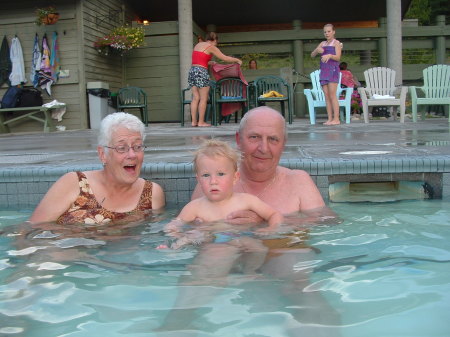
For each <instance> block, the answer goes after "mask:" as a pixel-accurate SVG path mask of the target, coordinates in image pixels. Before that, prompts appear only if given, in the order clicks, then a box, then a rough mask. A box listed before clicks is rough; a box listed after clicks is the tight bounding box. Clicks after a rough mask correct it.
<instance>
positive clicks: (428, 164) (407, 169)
mask: <svg viewBox="0 0 450 337" xmlns="http://www.w3.org/2000/svg"><path fill="white" fill-rule="evenodd" d="M281 165H283V166H286V167H289V168H293V169H301V170H306V171H307V172H309V173H310V174H311V176H312V177H313V178H314V180H315V181H316V182H317V183H318V187H319V188H320V191H321V192H322V194H323V196H324V197H325V198H327V197H328V195H327V188H328V176H331V175H333V176H336V175H370V174H398V173H443V175H442V182H443V193H442V195H443V196H449V195H450V156H442V155H436V156H427V157H420V156H408V157H402V158H399V157H397V158H389V159H385V158H381V157H377V158H368V159H365V158H362V159H361V158H352V159H347V158H345V159H343V158H326V159H298V160H296V159H288V160H281ZM100 168H101V165H99V164H94V165H92V164H90V165H79V166H54V167H42V166H29V167H26V168H23V167H20V168H16V167H7V168H0V208H3V209H4V208H7V207H17V206H29V207H34V206H35V201H36V200H39V199H40V198H41V197H42V196H43V195H44V194H45V192H46V191H47V189H48V187H49V186H50V185H51V184H52V183H53V182H54V181H56V180H57V179H58V178H59V177H60V176H62V175H63V174H65V173H67V172H71V171H76V170H80V171H86V170H96V169H100ZM142 177H144V178H147V179H151V180H154V181H156V182H158V183H160V184H161V185H162V186H163V188H164V189H165V191H166V194H167V195H168V196H170V199H171V200H174V201H176V203H186V202H187V201H188V200H189V198H190V195H191V193H192V190H193V189H194V187H195V185H196V181H195V177H194V174H193V171H192V163H191V162H189V163H177V164H174V163H164V162H159V163H147V164H144V165H143V167H142ZM30 195H33V196H32V197H31V196H30ZM38 196H39V197H38Z"/></svg>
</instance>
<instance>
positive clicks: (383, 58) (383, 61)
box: [378, 18, 387, 67]
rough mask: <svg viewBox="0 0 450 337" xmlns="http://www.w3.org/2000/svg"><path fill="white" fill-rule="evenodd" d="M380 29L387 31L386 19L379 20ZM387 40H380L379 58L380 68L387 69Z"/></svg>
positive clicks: (384, 38) (381, 38) (383, 38)
mask: <svg viewBox="0 0 450 337" xmlns="http://www.w3.org/2000/svg"><path fill="white" fill-rule="evenodd" d="M378 26H379V28H381V29H383V30H386V18H379V19H378ZM386 43H387V39H386V36H384V37H380V39H379V40H378V58H379V63H380V67H387V47H386Z"/></svg>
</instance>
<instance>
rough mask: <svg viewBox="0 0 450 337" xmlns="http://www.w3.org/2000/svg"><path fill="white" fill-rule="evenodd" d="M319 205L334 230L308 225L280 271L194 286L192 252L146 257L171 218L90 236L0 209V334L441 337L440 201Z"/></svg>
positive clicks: (444, 205) (447, 224)
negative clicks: (301, 246) (66, 233)
mask: <svg viewBox="0 0 450 337" xmlns="http://www.w3.org/2000/svg"><path fill="white" fill-rule="evenodd" d="M330 207H331V208H333V209H334V210H335V211H336V212H337V213H338V214H339V215H340V216H341V217H342V218H343V222H342V223H340V224H335V225H317V226H314V227H312V228H310V229H309V231H308V232H309V233H308V236H307V237H308V241H307V245H309V246H310V247H312V248H313V250H312V251H311V250H308V251H306V250H305V252H300V253H296V254H290V253H287V254H286V255H278V256H273V257H272V259H273V261H274V264H278V265H277V267H280V265H279V263H278V262H280V261H286V260H283V259H280V258H282V256H288V259H291V260H294V261H293V262H292V261H291V262H290V264H289V263H287V264H286V266H288V267H289V268H288V269H289V272H288V273H286V268H280V269H279V270H280V273H279V274H276V273H275V274H274V273H271V274H269V273H264V274H259V275H244V274H241V273H239V272H238V271H234V272H233V273H232V274H230V275H229V276H228V277H227V280H226V281H227V282H226V283H220V282H216V281H211V283H208V282H205V280H201V281H204V282H201V283H200V284H186V283H183V278H185V277H186V275H189V270H190V269H188V266H189V265H191V264H192V260H193V257H194V256H195V254H196V252H197V248H196V247H187V248H184V249H181V250H177V251H171V250H157V249H155V247H156V246H157V245H159V244H160V243H164V242H166V240H167V238H166V237H164V236H163V234H162V232H161V229H162V228H163V226H164V224H165V223H167V222H168V221H169V219H170V218H172V217H173V216H174V215H175V214H176V213H177V211H176V210H170V211H168V212H167V213H164V214H158V215H155V216H154V217H153V218H152V219H150V220H149V221H146V222H142V223H139V224H135V225H133V226H130V227H129V228H127V229H126V230H120V229H117V230H113V231H112V232H109V233H100V234H99V235H97V236H95V237H94V236H92V235H91V234H92V232H89V233H87V232H86V233H81V234H80V235H77V237H73V235H72V237H63V236H54V235H53V234H54V233H53V232H52V231H50V230H46V229H45V228H44V229H40V230H34V231H32V232H31V233H28V234H26V235H25V234H21V229H22V227H21V226H20V225H17V224H18V223H20V222H22V221H24V220H26V218H27V216H28V213H27V212H11V211H4V212H0V230H1V231H2V234H1V235H0V336H32V337H38V336H39V337H40V336H42V337H44V336H45V337H48V336H76V337H78V336H86V337H87V336H89V337H92V336H108V337H110V336H136V337H137V336H149V337H150V336H224V337H225V336H227V337H228V336H246V337H256V336H258V337H260V336H270V337H274V336H280V337H284V336H286V337H290V336H327V337H328V336H341V337H350V336H355V337H356V336H358V337H361V336H365V337H368V336H369V337H370V336H374V337H375V336H377V337H378V336H408V337H409V336H427V337H434V336H448V335H449V334H450V320H449V319H448V313H449V312H450V273H449V272H448V271H449V270H450V245H449V243H448V242H449V241H450V201H449V200H424V201H401V202H392V203H356V204H331V205H330ZM97 234H98V233H97ZM274 270H275V271H276V270H278V269H277V268H275V269H274ZM299 275H300V277H299ZM180 296H184V297H183V298H184V301H183V300H180ZM175 309H176V310H175ZM174 317H175V318H176V319H174ZM170 330H171V331H170Z"/></svg>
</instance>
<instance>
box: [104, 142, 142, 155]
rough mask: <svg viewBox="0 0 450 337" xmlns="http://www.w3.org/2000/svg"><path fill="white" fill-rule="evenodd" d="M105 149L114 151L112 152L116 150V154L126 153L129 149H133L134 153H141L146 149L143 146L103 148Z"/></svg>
mask: <svg viewBox="0 0 450 337" xmlns="http://www.w3.org/2000/svg"><path fill="white" fill-rule="evenodd" d="M105 147H107V148H108V149H114V150H116V152H117V153H127V152H128V151H130V149H133V151H134V152H142V151H144V149H145V148H146V146H145V145H143V144H139V145H133V146H128V145H118V146H105Z"/></svg>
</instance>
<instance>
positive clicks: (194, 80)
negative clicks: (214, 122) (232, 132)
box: [188, 32, 242, 126]
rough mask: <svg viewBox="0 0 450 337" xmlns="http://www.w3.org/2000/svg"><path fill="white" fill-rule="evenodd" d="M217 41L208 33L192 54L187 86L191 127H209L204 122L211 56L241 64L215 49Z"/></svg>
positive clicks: (212, 34) (214, 35)
mask: <svg viewBox="0 0 450 337" xmlns="http://www.w3.org/2000/svg"><path fill="white" fill-rule="evenodd" d="M217 41H218V37H217V34H216V33H214V32H210V33H208V35H207V36H206V42H203V41H200V42H199V43H197V44H196V45H195V47H194V51H193V52H192V66H191V69H190V70H189V75H188V84H189V86H191V87H192V102H191V116H192V126H211V124H208V123H206V122H205V112H206V105H207V102H208V95H209V73H208V65H209V64H210V62H211V58H212V56H213V55H214V56H216V57H217V58H219V59H221V60H222V61H225V62H229V63H239V65H241V64H242V61H241V60H240V59H238V58H235V57H231V56H227V55H225V54H223V53H222V52H221V51H220V50H219V48H217ZM197 112H198V120H197Z"/></svg>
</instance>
